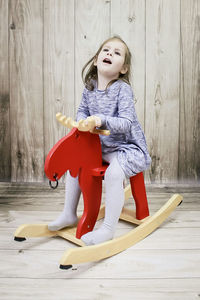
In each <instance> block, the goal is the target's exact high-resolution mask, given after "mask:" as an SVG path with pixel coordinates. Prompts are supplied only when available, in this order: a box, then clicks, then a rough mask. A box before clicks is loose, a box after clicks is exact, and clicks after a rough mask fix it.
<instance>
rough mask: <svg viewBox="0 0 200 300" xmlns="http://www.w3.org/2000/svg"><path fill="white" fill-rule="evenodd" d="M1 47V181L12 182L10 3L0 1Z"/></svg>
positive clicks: (4, 0) (3, 0)
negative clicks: (9, 57)
mask: <svg viewBox="0 0 200 300" xmlns="http://www.w3.org/2000/svg"><path fill="white" fill-rule="evenodd" d="M0 45H1V48H0V180H1V181H10V176H11V165H10V123H9V119H10V95H9V94H10V92H9V71H8V1H6V0H0Z"/></svg>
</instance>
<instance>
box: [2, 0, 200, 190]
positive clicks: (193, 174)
mask: <svg viewBox="0 0 200 300" xmlns="http://www.w3.org/2000/svg"><path fill="white" fill-rule="evenodd" d="M199 15H200V4H199V1H198V0H191V1H187V0H167V1H164V0H154V1H145V0H94V1H90V0H81V1H78V0H60V1H55V0H35V1H32V0H10V1H6V0H0V25H1V26H0V43H1V50H0V158H1V159H0V180H1V181H5V180H6V181H8V180H9V181H13V182H15V181H17V182H20V181H22V182H29V181H39V182H42V181H44V171H43V166H44V159H45V157H46V154H47V153H48V151H49V150H50V148H51V147H52V146H53V144H54V143H55V142H56V141H57V140H58V139H60V138H61V137H62V136H64V135H65V134H66V133H67V132H68V130H65V129H64V128H63V127H62V126H60V125H59V124H58V123H57V121H56V118H55V115H56V113H57V112H58V111H61V112H62V113H64V114H65V115H67V116H70V117H72V118H75V116H76V111H77V108H78V106H79V103H80V101H81V95H82V91H83V83H82V79H81V70H82V67H83V66H84V64H85V63H86V62H87V61H88V60H89V59H90V58H91V57H92V56H93V55H94V54H95V53H96V51H97V50H98V48H99V46H100V45H101V43H102V42H103V41H104V40H105V39H107V38H108V37H110V36H111V35H113V34H117V35H120V36H121V37H122V38H123V39H124V40H125V41H126V42H127V44H128V46H129V48H130V50H131V52H132V55H133V65H132V75H133V76H132V85H133V90H134V94H135V101H136V105H135V106H136V111H137V115H138V118H139V121H140V123H141V125H142V127H143V129H144V131H145V135H146V138H147V144H148V149H149V151H150V154H151V157H152V164H151V168H150V170H149V171H147V172H146V176H145V178H146V182H148V183H151V184H153V183H155V184H158V183H161V184H165V183H167V185H169V184H171V183H172V182H177V181H181V182H186V181H187V182H191V181H192V182H193V183H194V182H196V183H199V180H200V151H199V145H200V121H199V120H200V107H199V106H200V98H199V97H200V88H199V87H200V84H199V82H200V81H199V80H200V79H199V78H200V75H199V74H200V71H199V69H200V68H199V57H200V50H199V42H200V26H199ZM11 162H12V165H11ZM62 180H64V179H62Z"/></svg>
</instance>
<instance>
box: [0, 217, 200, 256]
mask: <svg viewBox="0 0 200 300" xmlns="http://www.w3.org/2000/svg"><path fill="white" fill-rule="evenodd" d="M193 216H194V215H193ZM199 216H200V214H198V215H196V217H199ZM50 217H52V218H53V217H55V214H52V213H50ZM186 217H187V215H184V214H182V219H181V221H182V222H184V220H185V218H186ZM178 221H180V218H179V219H178ZM174 225H175V224H174ZM176 226H177V227H173V228H171V227H168V226H162V227H160V228H159V230H156V231H155V232H154V233H153V234H151V235H149V236H148V237H146V238H145V239H144V240H142V241H141V242H140V243H137V244H136V245H134V249H143V250H144V249H146V250H147V249H149V250H155V249H156V250H158V249H159V250H167V249H168V250H170V249H174V250H182V249H193V250H195V249H200V222H199V225H198V226H199V227H186V226H184V227H182V223H180V222H179V223H178V224H176ZM178 226H180V227H178ZM193 226H197V222H195V224H193ZM131 227H133V226H130V225H128V224H127V223H124V222H120V223H119V224H118V228H117V233H116V237H118V236H120V235H123V234H125V233H127V232H128V231H130V230H131ZM14 232H15V228H14V227H12V228H10V227H9V228H7V227H2V228H1V229H0V236H1V243H0V249H1V250H5V251H6V250H7V249H13V250H20V249H22V248H23V249H24V250H28V249H34V250H46V251H54V250H63V251H65V250H66V249H68V248H71V247H77V246H76V245H75V244H74V245H73V244H72V243H70V242H68V241H67V240H65V239H63V238H60V237H56V238H55V237H54V238H50V237H41V238H27V239H26V241H25V242H24V243H17V242H16V241H14V238H13V237H14Z"/></svg>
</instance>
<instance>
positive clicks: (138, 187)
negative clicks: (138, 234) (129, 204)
mask: <svg viewBox="0 0 200 300" xmlns="http://www.w3.org/2000/svg"><path fill="white" fill-rule="evenodd" d="M130 183H131V191H132V195H133V198H134V200H135V206H136V218H137V219H138V220H142V219H144V218H146V217H148V216H149V207H148V202H147V196H146V189H145V183H144V176H143V173H142V172H141V173H138V174H137V175H135V176H132V177H131V178H130Z"/></svg>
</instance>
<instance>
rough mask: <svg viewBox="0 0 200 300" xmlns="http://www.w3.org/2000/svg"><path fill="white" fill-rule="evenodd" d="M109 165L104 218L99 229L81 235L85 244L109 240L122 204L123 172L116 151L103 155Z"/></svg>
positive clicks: (106, 178) (106, 174)
mask: <svg viewBox="0 0 200 300" xmlns="http://www.w3.org/2000/svg"><path fill="white" fill-rule="evenodd" d="M103 158H104V159H105V160H106V161H108V162H110V165H109V167H108V169H107V170H106V173H105V178H104V180H105V189H106V198H105V218H104V222H103V224H102V225H101V226H100V228H99V229H97V230H94V231H91V232H88V233H86V234H84V235H83V236H82V237H81V240H82V241H83V242H84V243H85V244H86V245H96V244H99V243H103V242H106V241H108V240H111V239H112V238H113V236H114V233H115V230H116V227H117V223H118V220H119V217H120V214H121V211H122V208H123V205H124V189H123V181H124V179H125V174H124V171H123V170H122V168H121V167H120V165H119V163H118V159H117V152H114V153H109V154H106V155H105V156H104V157H103Z"/></svg>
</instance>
